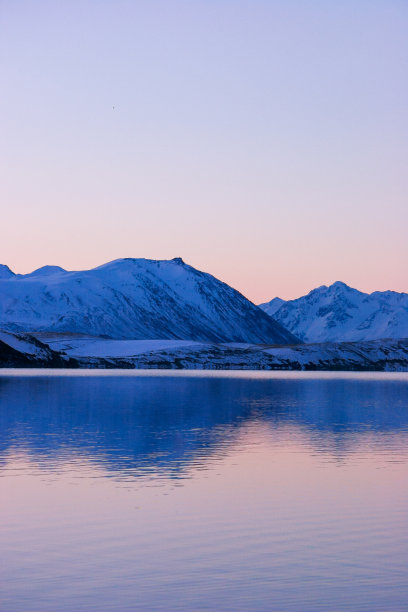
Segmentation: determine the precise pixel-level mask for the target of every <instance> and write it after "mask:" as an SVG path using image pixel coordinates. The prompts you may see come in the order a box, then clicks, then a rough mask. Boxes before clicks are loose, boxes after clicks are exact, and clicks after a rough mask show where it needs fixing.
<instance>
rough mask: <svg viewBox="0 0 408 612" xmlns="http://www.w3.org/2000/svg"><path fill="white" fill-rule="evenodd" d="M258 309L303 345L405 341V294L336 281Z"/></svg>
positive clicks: (407, 322)
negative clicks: (366, 289) (367, 290)
mask: <svg viewBox="0 0 408 612" xmlns="http://www.w3.org/2000/svg"><path fill="white" fill-rule="evenodd" d="M260 307H261V308H262V309H263V310H264V311H265V312H266V313H267V314H269V315H271V316H273V318H274V319H275V320H276V321H278V322H279V323H281V325H283V326H284V327H286V329H288V330H289V331H291V332H292V333H293V334H295V335H296V336H298V337H299V338H301V339H302V340H303V341H304V342H329V341H362V340H377V339H380V338H408V294H407V293H396V292H395V291H375V292H374V293H371V294H368V293H362V292H361V291H357V289H352V288H351V287H348V285H346V284H345V283H341V282H336V283H334V284H333V285H331V286H330V287H326V286H325V285H323V286H322V287H318V288H317V289H313V291H311V292H310V293H308V294H307V295H305V296H303V297H300V298H298V299H296V300H289V301H286V302H285V301H284V300H281V299H280V298H274V299H273V300H271V301H270V302H267V303H265V304H261V305H260Z"/></svg>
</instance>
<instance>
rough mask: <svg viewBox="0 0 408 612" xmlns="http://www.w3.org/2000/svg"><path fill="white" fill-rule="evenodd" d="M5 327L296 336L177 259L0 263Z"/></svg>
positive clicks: (207, 337)
mask: <svg viewBox="0 0 408 612" xmlns="http://www.w3.org/2000/svg"><path fill="white" fill-rule="evenodd" d="M0 328H3V329H5V330H10V331H24V332H35V331H52V332H64V333H81V334H89V335H94V336H102V337H109V338H115V339H171V338H173V339H179V340H197V341H210V342H255V343H275V344H293V343H297V342H298V341H299V340H298V338H296V337H295V336H294V335H293V334H291V333H290V332H288V331H287V330H285V329H284V328H283V327H282V326H281V325H280V324H279V323H277V322H275V321H274V320H273V319H272V318H271V317H269V316H268V315H267V314H266V313H264V312H263V310H262V309H260V308H258V306H256V305H255V304H253V303H252V302H250V301H249V300H248V299H247V298H245V297H244V296H243V295H242V294H241V293H239V292H238V291H237V290H235V289H233V288H232V287H230V286H229V285H227V284H226V283H223V282H222V281H220V280H218V279H217V278H215V277H214V276H212V275H210V274H207V273H205V272H201V271H199V270H196V269H195V268H193V267H192V266H189V265H188V264H186V263H184V261H183V260H182V259H181V258H180V257H176V258H174V259H171V260H154V259H136V258H124V259H116V260H114V261H111V262H108V263H106V264H102V265H101V266H98V267H96V268H93V269H91V270H83V271H72V272H69V271H66V270H63V269H62V268H60V267H58V266H43V267H42V268H39V269H38V270H34V272H31V273H30V274H24V275H22V274H14V273H13V272H11V270H10V269H9V268H8V267H7V266H1V267H0Z"/></svg>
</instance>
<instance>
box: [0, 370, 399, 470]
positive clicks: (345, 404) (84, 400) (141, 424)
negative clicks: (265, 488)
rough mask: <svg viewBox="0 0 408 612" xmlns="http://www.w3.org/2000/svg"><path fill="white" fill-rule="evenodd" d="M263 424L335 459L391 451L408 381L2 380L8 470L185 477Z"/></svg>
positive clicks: (2, 452) (0, 422)
mask: <svg viewBox="0 0 408 612" xmlns="http://www.w3.org/2000/svg"><path fill="white" fill-rule="evenodd" d="M254 426H261V427H262V428H263V430H266V431H267V432H269V434H268V435H270V436H271V439H272V440H273V438H274V437H275V436H276V437H277V439H278V438H279V435H280V432H281V431H285V432H286V433H285V436H288V435H289V437H291V436H292V437H293V439H294V440H296V439H297V437H299V435H301V436H302V437H303V438H306V440H309V444H310V445H311V446H312V447H313V448H315V449H316V452H322V453H328V454H329V455H332V456H334V457H343V458H345V457H347V455H348V453H351V452H353V450H354V448H355V447H358V445H359V444H360V440H361V438H363V437H364V436H367V435H370V434H376V439H377V442H376V443H377V444H380V445H381V444H383V445H385V446H387V447H388V448H389V447H390V445H391V444H392V440H393V438H394V437H395V436H398V435H403V436H405V437H406V438H408V380H405V381H404V380H403V379H402V380H399V381H398V380H388V381H387V380H384V379H378V380H375V379H360V380H359V379H354V380H353V379H344V380H343V379H320V380H319V379H315V380H314V379H309V380H308V379H302V378H301V377H300V378H298V379H296V378H293V377H292V378H290V379H268V378H257V379H251V378H222V377H221V378H217V377H197V378H195V377H165V376H164V377H160V376H151V377H149V376H140V377H120V376H118V377H111V376H110V377H104V376H100V377H76V376H73V377H64V376H62V377H56V376H50V377H19V378H17V377H2V378H0V465H1V463H3V462H4V461H7V455H8V453H9V452H10V451H11V450H13V452H16V451H17V452H18V450H19V449H21V450H22V451H23V452H24V453H28V454H29V455H30V457H31V459H32V460H34V461H36V462H38V463H39V464H41V463H42V462H43V461H45V462H47V461H48V460H49V459H50V458H52V462H53V463H55V461H62V462H64V461H70V460H72V459H75V458H77V457H82V458H89V459H90V460H92V461H93V462H96V463H97V464H99V465H100V467H102V468H105V469H107V470H108V471H109V472H111V473H112V474H118V475H119V476H120V475H124V476H126V477H128V476H129V475H130V476H132V477H133V476H135V477H136V476H143V475H144V474H146V473H162V474H164V475H168V476H169V475H170V476H174V477H177V476H178V475H180V476H182V475H183V473H185V472H186V471H188V470H189V468H190V467H194V466H204V465H205V464H206V462H207V461H208V460H209V459H212V458H214V457H217V456H222V455H223V454H224V453H225V452H227V450H228V448H229V447H230V446H231V445H232V444H234V443H235V442H236V440H237V438H238V436H239V435H240V432H241V431H242V430H243V429H245V430H247V429H248V427H249V428H251V427H254ZM288 427H289V428H290V430H288ZM288 431H290V432H292V433H289V434H288Z"/></svg>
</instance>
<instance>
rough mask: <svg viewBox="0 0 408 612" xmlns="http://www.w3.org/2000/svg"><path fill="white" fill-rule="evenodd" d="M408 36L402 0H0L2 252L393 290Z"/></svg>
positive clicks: (0, 256) (260, 295)
mask: <svg viewBox="0 0 408 612" xmlns="http://www.w3.org/2000/svg"><path fill="white" fill-rule="evenodd" d="M407 32H408V3H407V2H406V1H405V0H404V1H399V2H397V1H393V0H384V1H381V2H380V1H375V0H370V1H369V0H367V1H363V0H360V1H358V0H353V1H347V0H346V1H344V0H342V1H340V0H339V1H334V0H331V1H328V0H326V1H323V0H320V1H318V0H316V1H306V0H305V1H303V2H302V1H290V0H285V1H284V0H281V1H269V2H266V1H258V0H252V1H250V2H249V1H248V2H242V1H239V0H238V1H230V2H227V1H223V0H218V1H211V0H206V1H199V0H196V1H193V0H190V1H185V2H180V1H174V2H173V1H171V0H167V1H166V2H159V1H158V2H155V1H151V0H150V1H146V2H143V1H140V2H138V1H132V2H123V1H120V0H119V1H113V0H111V1H110V2H108V1H104V0H95V1H93V2H91V1H88V0H81V1H78V2H75V1H70V2H57V1H55V0H54V1H52V2H45V1H42V0H36V1H31V2H27V1H20V2H19V1H15V0H1V1H0V54H1V91H2V94H1V98H0V111H1V117H2V130H1V132H2V147H1V158H0V164H1V177H0V201H1V214H2V216H1V218H2V223H1V229H0V232H1V233H0V262H1V263H6V264H8V265H10V267H12V268H13V269H14V270H15V271H17V272H28V271H30V270H32V269H34V268H35V267H39V266H41V265H44V264H46V263H48V264H58V265H62V266H63V267H66V268H71V269H75V268H77V269H78V268H86V267H92V266H94V265H98V264H100V263H103V262H105V261H108V260H111V259H115V258H117V257H151V258H171V257H174V256H182V257H183V258H184V259H185V260H186V261H187V262H188V263H191V264H192V265H194V266H196V267H198V268H200V269H203V270H205V271H208V272H211V273H213V274H215V275H216V276H218V277H219V278H221V279H222V280H225V281H226V282H228V283H230V284H232V285H233V286H235V287H236V288H237V289H239V290H241V291H242V292H243V293H244V294H246V295H247V296H248V297H249V298H251V299H253V300H254V301H263V300H266V299H269V298H271V297H273V296H275V295H280V296H281V297H284V298H290V297H296V296H298V295H301V294H302V293H304V292H306V291H308V290H309V289H311V288H313V287H314V286H318V285H321V284H323V283H324V284H328V283H331V282H333V281H335V280H343V281H345V282H347V283H350V284H352V285H354V286H356V287H357V288H360V289H362V290H370V291H372V290H375V289H386V288H390V289H396V290H400V291H403V290H405V291H408V280H407V275H406V262H407V255H408V246H407V238H406V235H407V224H408V201H407V193H408V172H407V160H408V120H407V108H408V84H407V75H408V36H407ZM113 107H115V108H113Z"/></svg>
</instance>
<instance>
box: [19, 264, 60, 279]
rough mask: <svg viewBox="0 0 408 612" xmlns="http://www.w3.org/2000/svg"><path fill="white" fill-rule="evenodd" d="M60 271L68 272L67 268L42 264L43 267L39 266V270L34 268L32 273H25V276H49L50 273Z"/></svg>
mask: <svg viewBox="0 0 408 612" xmlns="http://www.w3.org/2000/svg"><path fill="white" fill-rule="evenodd" d="M59 272H66V270H64V268H61V267H60V266H42V267H41V268H37V270H34V271H33V272H31V273H30V274H25V275H24V276H25V277H26V278H28V277H33V276H34V277H35V276H49V275H50V274H58V273H59Z"/></svg>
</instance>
